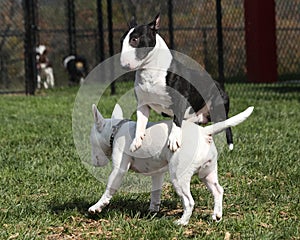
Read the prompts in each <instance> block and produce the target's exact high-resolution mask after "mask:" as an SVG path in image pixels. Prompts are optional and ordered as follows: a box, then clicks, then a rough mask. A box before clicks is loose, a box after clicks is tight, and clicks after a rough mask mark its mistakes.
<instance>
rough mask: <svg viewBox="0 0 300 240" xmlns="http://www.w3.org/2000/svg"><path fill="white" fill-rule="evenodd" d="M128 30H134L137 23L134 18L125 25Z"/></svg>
mask: <svg viewBox="0 0 300 240" xmlns="http://www.w3.org/2000/svg"><path fill="white" fill-rule="evenodd" d="M127 25H128V27H129V29H131V28H134V27H135V26H137V22H136V18H135V16H132V17H131V20H130V22H129V23H128V24H127Z"/></svg>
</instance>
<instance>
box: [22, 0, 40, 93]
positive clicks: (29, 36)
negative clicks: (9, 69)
mask: <svg viewBox="0 0 300 240" xmlns="http://www.w3.org/2000/svg"><path fill="white" fill-rule="evenodd" d="M23 10H24V24H25V37H24V48H25V51H24V53H25V91H26V94H30V95H34V93H35V89H36V85H37V69H36V52H35V48H36V32H37V26H36V1H35V0H24V1H23Z"/></svg>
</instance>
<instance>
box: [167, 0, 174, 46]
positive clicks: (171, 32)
mask: <svg viewBox="0 0 300 240" xmlns="http://www.w3.org/2000/svg"><path fill="white" fill-rule="evenodd" d="M168 18H169V41H170V48H171V49H174V28H173V0H169V1H168Z"/></svg>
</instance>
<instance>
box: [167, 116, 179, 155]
mask: <svg viewBox="0 0 300 240" xmlns="http://www.w3.org/2000/svg"><path fill="white" fill-rule="evenodd" d="M181 138H182V132H181V127H178V126H176V124H175V123H174V122H173V125H172V129H171V132H170V135H169V138H168V146H169V148H170V150H171V151H173V152H175V151H176V150H177V149H178V148H180V147H181Z"/></svg>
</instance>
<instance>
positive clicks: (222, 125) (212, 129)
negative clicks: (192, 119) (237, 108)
mask: <svg viewBox="0 0 300 240" xmlns="http://www.w3.org/2000/svg"><path fill="white" fill-rule="evenodd" d="M253 109H254V107H248V108H247V109H246V110H245V111H244V112H241V113H239V114H237V115H235V116H233V117H231V118H229V119H227V120H225V121H223V122H218V123H215V124H212V125H209V126H207V127H205V128H204V130H205V132H206V133H207V134H208V135H214V134H218V133H220V132H222V131H223V130H225V129H226V128H229V127H234V126H236V125H238V124H240V123H241V122H244V121H245V120H246V119H247V118H248V117H249V116H250V115H251V113H252V112H253Z"/></svg>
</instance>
